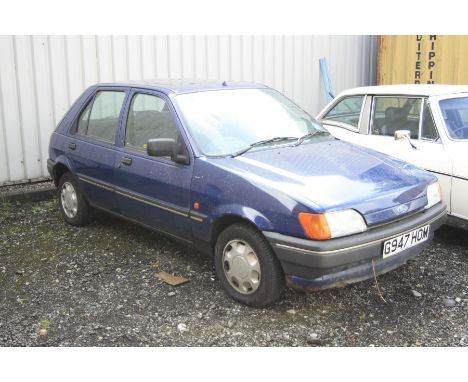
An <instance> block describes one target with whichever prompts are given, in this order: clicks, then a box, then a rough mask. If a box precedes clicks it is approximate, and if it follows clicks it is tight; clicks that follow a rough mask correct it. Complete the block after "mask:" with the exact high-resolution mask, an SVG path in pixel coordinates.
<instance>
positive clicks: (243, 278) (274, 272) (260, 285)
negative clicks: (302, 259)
mask: <svg viewBox="0 0 468 382" xmlns="http://www.w3.org/2000/svg"><path fill="white" fill-rule="evenodd" d="M215 268H216V274H217V276H218V278H219V280H220V282H221V284H222V285H223V288H224V289H225V291H226V292H227V294H228V295H229V296H231V297H232V298H233V299H235V300H237V301H239V302H241V303H243V304H246V305H250V306H255V307H262V306H266V305H269V304H271V303H272V302H274V301H275V300H277V299H278V298H279V296H280V295H281V292H282V291H283V289H284V286H285V279H284V273H283V270H282V268H281V264H280V263H279V261H278V259H277V258H276V255H275V254H274V252H273V250H272V249H271V247H270V245H269V244H268V242H267V241H266V239H265V238H264V237H263V235H262V234H261V233H260V232H258V231H256V230H255V229H253V228H252V227H250V226H248V225H246V224H234V225H232V226H229V227H228V228H226V229H225V230H224V231H223V232H222V233H221V234H220V235H219V237H218V240H217V242H216V246H215Z"/></svg>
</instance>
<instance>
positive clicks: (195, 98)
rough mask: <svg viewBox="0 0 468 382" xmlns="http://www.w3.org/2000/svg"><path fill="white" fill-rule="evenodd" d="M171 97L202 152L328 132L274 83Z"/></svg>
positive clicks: (227, 151)
mask: <svg viewBox="0 0 468 382" xmlns="http://www.w3.org/2000/svg"><path fill="white" fill-rule="evenodd" d="M174 100H175V102H176V104H177V105H178V107H179V109H180V111H181V116H182V118H183V119H184V121H185V124H186V126H187V127H188V129H189V131H190V133H191V135H192V137H193V139H194V140H195V141H196V143H197V146H198V147H199V149H200V150H201V151H202V153H203V154H204V155H209V156H225V155H233V154H234V153H236V152H239V151H242V150H244V149H246V148H248V147H249V146H251V145H252V144H260V145H261V142H262V141H269V142H266V143H265V145H266V147H269V146H270V145H277V144H294V142H296V141H297V139H298V138H300V137H303V136H304V135H306V134H314V135H312V136H310V139H315V138H316V137H319V136H327V137H329V133H328V132H327V131H326V130H325V129H324V128H323V127H322V125H321V124H320V123H318V122H317V121H315V120H314V119H313V118H312V117H311V116H310V115H309V114H307V113H306V112H305V111H303V110H302V109H301V108H299V107H298V106H297V105H295V104H294V103H293V102H291V101H290V100H289V99H287V98H286V97H285V96H283V95H282V94H281V93H279V92H277V91H275V90H273V89H229V90H213V91H202V92H193V93H186V94H180V95H177V96H176V97H174ZM274 138H276V139H274ZM273 139H274V141H273V142H271V140H273Z"/></svg>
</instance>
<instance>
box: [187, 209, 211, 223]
mask: <svg viewBox="0 0 468 382" xmlns="http://www.w3.org/2000/svg"><path fill="white" fill-rule="evenodd" d="M206 218H207V216H206V215H203V214H201V213H199V212H194V211H190V219H192V220H195V221H197V222H202V221H204V220H205V219H206Z"/></svg>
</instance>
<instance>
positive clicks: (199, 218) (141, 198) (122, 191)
mask: <svg viewBox="0 0 468 382" xmlns="http://www.w3.org/2000/svg"><path fill="white" fill-rule="evenodd" d="M78 179H80V180H82V181H83V182H86V183H89V184H92V185H94V186H96V187H100V188H103V189H105V190H108V191H115V193H116V194H119V195H122V196H125V197H126V198H130V199H133V200H136V201H138V202H141V203H145V204H147V205H149V206H152V207H156V208H159V209H161V210H165V211H169V212H172V213H174V214H176V215H180V216H184V217H186V218H190V219H192V220H195V221H197V222H202V221H204V220H205V219H206V218H207V216H206V215H204V214H200V213H198V212H194V211H189V210H188V209H183V208H178V207H176V206H172V205H169V204H166V203H162V202H159V201H156V200H154V199H150V198H147V197H144V196H142V195H139V194H137V193H134V192H131V191H128V190H126V189H123V188H117V187H114V186H113V185H112V184H109V183H105V182H101V181H99V180H97V179H94V178H90V177H88V176H85V175H80V174H78Z"/></svg>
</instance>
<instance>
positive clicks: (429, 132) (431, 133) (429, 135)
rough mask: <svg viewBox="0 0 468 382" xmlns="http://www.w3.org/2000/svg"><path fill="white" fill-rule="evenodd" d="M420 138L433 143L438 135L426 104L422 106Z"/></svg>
mask: <svg viewBox="0 0 468 382" xmlns="http://www.w3.org/2000/svg"><path fill="white" fill-rule="evenodd" d="M421 138H424V139H428V140H431V141H435V140H436V139H437V138H439V134H438V133H437V129H436V127H435V124H434V119H433V117H432V113H431V109H430V108H429V105H428V104H427V103H426V106H424V114H423V125H422V131H421Z"/></svg>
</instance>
